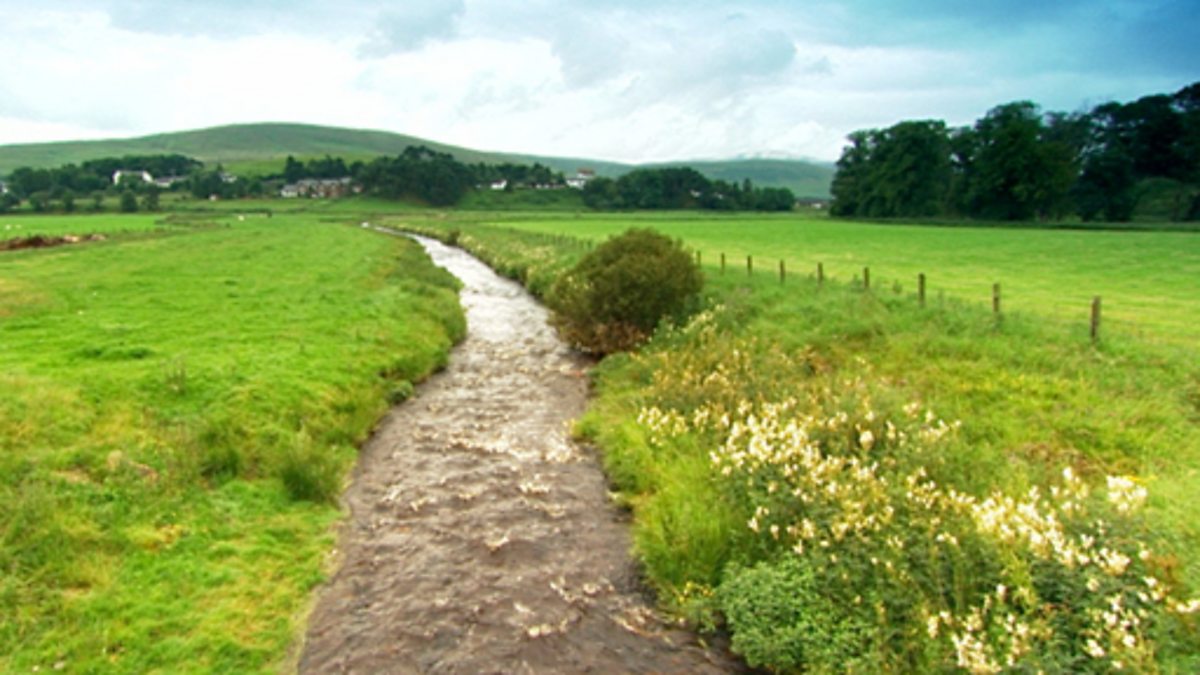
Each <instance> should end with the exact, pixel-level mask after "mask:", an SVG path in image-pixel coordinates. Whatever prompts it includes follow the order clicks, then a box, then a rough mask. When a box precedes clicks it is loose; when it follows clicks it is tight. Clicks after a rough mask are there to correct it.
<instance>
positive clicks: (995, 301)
mask: <svg viewBox="0 0 1200 675" xmlns="http://www.w3.org/2000/svg"><path fill="white" fill-rule="evenodd" d="M992 313H993V314H995V315H996V318H997V319H999V318H1000V284H998V283H997V284H992Z"/></svg>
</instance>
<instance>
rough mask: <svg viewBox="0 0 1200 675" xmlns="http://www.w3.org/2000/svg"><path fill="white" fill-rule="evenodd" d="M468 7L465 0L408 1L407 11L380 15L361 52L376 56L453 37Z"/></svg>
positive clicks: (403, 50) (407, 49)
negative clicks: (457, 24) (442, 0)
mask: <svg viewBox="0 0 1200 675" xmlns="http://www.w3.org/2000/svg"><path fill="white" fill-rule="evenodd" d="M465 10H466V5H465V3H464V0H446V1H444V2H439V1H430V2H425V3H408V4H406V6H405V8H404V11H402V12H394V11H393V12H387V13H385V14H382V15H381V16H380V17H379V18H378V20H377V23H376V26H375V29H374V30H373V31H372V32H371V35H370V37H369V38H368V39H367V41H366V42H365V43H364V44H363V46H362V49H361V50H360V53H361V54H362V55H364V56H367V57H372V58H377V57H382V56H387V55H388V54H393V53H396V52H406V51H409V50H411V49H415V48H417V47H420V46H422V45H424V44H426V43H429V42H432V41H434V40H442V39H446V38H450V37H452V36H453V35H454V33H455V25H456V23H457V22H458V20H459V19H460V18H461V17H462V15H463V13H464V11H465Z"/></svg>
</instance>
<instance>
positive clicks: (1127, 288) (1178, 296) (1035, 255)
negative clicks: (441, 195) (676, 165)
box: [491, 213, 1200, 347]
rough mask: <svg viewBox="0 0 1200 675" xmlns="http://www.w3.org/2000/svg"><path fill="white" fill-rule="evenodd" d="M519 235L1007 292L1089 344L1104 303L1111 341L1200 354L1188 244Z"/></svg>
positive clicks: (1101, 238) (1086, 237)
mask: <svg viewBox="0 0 1200 675" xmlns="http://www.w3.org/2000/svg"><path fill="white" fill-rule="evenodd" d="M491 220H492V221H495V222H502V223H503V224H504V225H505V226H508V227H519V228H522V229H528V230H530V231H535V232H550V233H559V234H569V235H572V236H578V237H584V238H589V239H593V240H599V239H603V238H605V237H607V236H610V235H612V234H616V233H618V232H621V231H623V230H625V229H627V228H628V227H630V226H633V225H637V226H648V227H653V228H655V229H657V230H659V231H661V232H663V233H665V234H669V235H671V236H674V237H680V238H682V239H683V240H684V241H685V242H686V243H687V244H688V245H689V246H690V247H692V248H694V249H696V250H698V251H700V253H701V259H702V262H703V263H704V265H705V267H706V269H708V271H709V274H710V275H717V274H719V273H720V269H719V261H720V256H721V255H722V254H724V255H725V257H726V266H727V269H726V272H727V274H730V275H735V274H741V275H745V273H746V256H748V255H749V256H752V257H753V258H754V267H755V270H756V273H757V274H761V275H764V276H770V275H777V274H778V269H779V262H780V261H781V260H783V261H784V263H785V266H786V268H787V271H788V273H789V274H790V275H792V276H794V277H810V276H814V275H815V274H816V267H817V264H818V263H821V264H823V265H824V270H825V275H826V278H828V279H830V280H832V281H834V282H838V283H846V282H850V281H852V280H854V279H861V278H862V274H863V268H864V267H869V268H870V274H871V284H872V286H874V287H876V288H878V289H884V290H888V291H889V292H890V291H891V290H892V289H894V288H896V287H899V288H900V289H901V291H902V292H903V293H905V294H909V295H912V294H915V293H916V287H917V275H918V274H921V273H924V274H925V275H926V278H927V284H928V290H927V293H928V295H929V297H930V298H937V297H939V296H945V297H948V298H956V299H959V300H962V301H965V302H968V303H971V304H975V305H977V306H987V307H990V306H991V297H992V285H993V284H994V283H999V284H1000V287H1001V296H1002V309H1003V311H1004V312H1006V313H1009V314H1013V313H1030V314H1035V315H1037V316H1038V317H1040V318H1041V319H1042V320H1044V321H1047V322H1053V323H1056V324H1058V325H1061V326H1062V327H1063V328H1064V329H1065V330H1068V331H1070V332H1072V333H1073V334H1075V335H1086V334H1087V331H1088V326H1089V317H1090V307H1091V302H1092V298H1093V297H1094V296H1101V298H1102V314H1103V325H1102V329H1103V331H1104V334H1105V335H1111V336H1114V337H1117V336H1124V337H1137V338H1139V339H1143V340H1147V341H1151V342H1155V341H1164V342H1171V343H1174V344H1176V345H1182V346H1193V347H1194V346H1196V345H1200V320H1198V319H1200V303H1198V302H1197V293H1196V288H1197V286H1196V279H1197V278H1200V236H1198V235H1197V234H1196V233H1188V232H1124V231H1122V232H1112V231H1104V232H1095V231H1084V230H1040V229H1009V228H976V227H922V226H919V225H881V224H865V223H852V222H843V221H834V220H827V219H823V218H811V217H802V216H796V215H783V216H745V215H733V216H711V215H703V214H697V215H680V214H678V213H673V214H605V215H590V214H589V215H584V216H582V217H573V218H567V219H564V218H554V217H551V216H547V215H532V216H530V215H527V216H525V217H524V218H522V217H521V216H520V215H517V214H513V215H511V216H508V215H497V216H495V217H493V218H492V219H491Z"/></svg>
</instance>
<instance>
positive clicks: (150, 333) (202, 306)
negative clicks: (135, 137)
mask: <svg viewBox="0 0 1200 675" xmlns="http://www.w3.org/2000/svg"><path fill="white" fill-rule="evenodd" d="M343 219H346V218H345V217H343ZM82 220H83V221H84V222H90V223H92V224H95V225H97V226H103V227H105V228H106V229H107V231H110V232H119V231H121V228H126V227H127V228H130V229H134V230H136V229H138V228H141V230H142V231H143V232H145V231H149V230H153V229H154V226H153V225H152V223H153V220H152V219H151V218H150V217H142V216H137V217H134V218H124V219H119V218H116V217H112V216H109V217H101V216H97V217H95V220H92V221H88V220H87V219H86V218H85V219H82ZM21 222H23V223H30V224H32V223H33V222H34V219H31V218H24V219H22V220H21ZM74 222H75V221H74V220H73V219H68V218H52V219H47V221H46V225H45V226H46V227H57V228H68V227H74V225H73V223H74ZM198 223H201V224H203V225H204V226H203V227H193V226H191V225H194V224H198ZM64 231H65V230H64ZM167 234H169V236H149V235H146V234H137V235H133V236H125V235H120V236H114V237H111V238H109V239H108V240H107V241H102V242H91V243H87V244H80V245H74V246H64V247H58V248H53V249H42V250H22V251H14V252H7V253H3V254H0V345H2V348H0V570H2V571H3V574H2V576H0V615H2V616H3V617H4V619H3V621H0V670H4V671H20V672H30V671H31V670H32V669H34V668H35V667H37V668H40V669H41V670H42V671H49V670H51V669H52V668H53V667H54V666H55V665H56V664H62V665H63V667H66V668H68V669H69V670H71V671H79V672H154V671H158V672H253V671H267V670H274V669H276V668H278V667H280V666H282V665H283V663H284V660H285V658H286V657H287V653H288V649H289V646H290V645H291V644H292V643H293V640H294V639H295V638H296V631H297V628H298V626H299V625H300V622H301V620H302V618H303V616H302V615H303V613H304V611H305V607H306V606H307V604H306V603H307V602H308V599H309V593H310V591H311V590H312V589H313V588H314V586H315V585H316V584H317V583H319V581H320V580H321V578H322V576H323V574H324V573H325V571H326V559H325V556H326V554H327V552H328V551H329V550H330V547H331V544H332V535H331V530H330V525H331V523H332V522H333V521H334V520H335V519H336V518H337V517H338V515H339V513H338V510H337V509H336V508H335V506H334V505H333V499H334V498H335V497H336V494H337V492H338V490H339V488H340V486H341V481H342V478H343V477H344V476H345V472H346V469H347V468H348V466H349V465H350V463H351V462H352V461H353V459H354V457H355V454H356V445H357V444H358V443H359V442H361V441H362V440H363V439H364V438H365V437H366V435H367V433H368V432H369V430H370V429H371V427H372V426H373V424H374V423H375V422H376V420H377V419H378V418H379V417H380V415H382V413H383V412H384V411H385V410H386V408H387V405H388V399H389V398H390V397H393V396H394V395H393V389H401V390H406V389H407V388H408V386H409V385H408V383H407V381H408V380H410V379H414V378H419V377H422V376H423V375H425V374H427V373H428V372H430V371H431V370H433V369H434V368H437V367H438V366H439V365H441V364H443V363H444V362H445V358H446V354H447V351H448V348H449V346H450V344H451V341H452V340H453V339H455V338H457V337H459V336H461V335H462V332H463V330H464V325H463V322H462V316H461V312H460V310H459V308H458V306H457V302H456V299H455V295H454V290H453V289H454V282H453V280H452V279H451V278H450V277H449V275H448V274H446V273H445V272H444V271H442V270H439V269H437V268H434V267H433V266H432V265H431V264H430V263H429V262H428V259H427V258H426V257H425V256H424V254H423V253H422V252H421V251H420V249H419V247H417V246H416V245H415V244H413V243H411V242H406V241H402V240H399V239H396V238H392V237H386V236H382V235H379V234H377V233H373V232H370V231H367V230H364V229H362V228H358V227H349V226H347V225H345V224H338V223H335V222H327V221H326V217H325V216H322V217H320V218H318V217H315V216H305V215H295V216H289V215H276V216H274V217H272V218H266V217H261V216H260V217H245V218H238V217H237V216H236V215H232V214H231V215H229V216H222V217H219V216H218V215H213V216H204V217H203V218H201V219H199V220H195V221H191V224H187V223H185V224H184V226H181V227H179V228H172V229H171V230H170V231H169V232H168V233H167Z"/></svg>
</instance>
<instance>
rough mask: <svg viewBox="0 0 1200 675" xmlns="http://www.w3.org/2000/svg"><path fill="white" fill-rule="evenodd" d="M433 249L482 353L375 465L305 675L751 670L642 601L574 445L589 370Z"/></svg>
mask: <svg viewBox="0 0 1200 675" xmlns="http://www.w3.org/2000/svg"><path fill="white" fill-rule="evenodd" d="M423 243H424V244H425V245H426V247H427V249H428V250H429V251H430V253H431V255H432V256H433V258H434V260H435V262H437V263H438V264H440V265H442V266H443V267H446V268H447V269H449V270H450V271H451V272H453V273H454V274H455V275H457V276H458V277H459V278H460V279H462V280H463V282H464V285H465V288H464V290H463V292H462V302H463V305H464V307H465V308H466V310H467V316H468V326H469V329H468V330H469V332H468V337H467V339H466V341H464V343H463V344H462V345H460V346H459V347H458V348H457V349H456V350H455V352H454V354H453V356H452V358H451V362H450V366H449V368H448V369H447V370H446V371H445V372H443V373H441V374H439V375H437V376H436V377H434V378H432V379H431V380H430V381H429V382H427V383H426V384H425V385H423V386H422V387H420V388H419V389H418V395H417V397H416V398H415V399H414V400H412V401H410V402H409V403H407V404H405V405H402V406H400V407H398V408H396V409H394V410H393V411H392V412H391V413H390V414H389V415H388V417H387V418H386V419H385V420H384V422H383V423H382V425H381V426H380V428H379V429H378V431H377V433H376V434H375V436H374V438H373V439H372V440H371V441H370V442H369V443H368V445H367V447H366V448H365V449H364V452H363V455H362V457H361V459H360V462H359V465H358V467H357V470H356V473H355V479H354V483H353V485H352V487H351V488H350V489H349V491H348V492H347V493H346V495H345V503H346V504H347V506H348V508H349V510H350V514H351V515H350V518H349V520H348V521H347V522H346V524H345V525H344V528H343V530H342V532H341V538H340V549H341V550H340V555H341V560H342V562H341V568H340V570H339V571H338V572H337V574H336V576H334V578H333V579H332V580H331V581H330V583H329V584H328V585H327V586H326V587H325V588H323V589H322V591H321V592H320V594H319V598H318V603H317V606H316V609H315V610H314V612H313V614H312V617H311V620H310V624H309V629H308V634H307V637H306V642H305V648H304V651H303V653H302V655H301V658H300V664H299V666H300V671H301V672H305V673H308V672H312V673H317V672H320V673H338V672H357V673H379V672H387V673H402V672H446V673H453V672H461V673H491V672H504V673H541V672H546V673H551V672H552V673H571V672H599V673H609V672H656V673H663V672H679V673H704V672H712V673H715V672H729V671H731V670H738V669H739V665H738V662H737V661H736V660H734V659H732V658H731V657H729V656H728V655H727V654H725V653H722V652H719V651H716V650H711V649H705V648H703V647H701V646H700V644H699V643H698V642H697V640H696V638H695V636H694V635H692V634H690V633H688V632H686V631H683V630H681V629H679V628H678V627H676V626H673V625H671V624H669V623H668V622H666V621H664V620H663V619H662V618H661V617H660V616H658V614H657V613H656V612H655V611H654V609H653V606H652V603H651V602H649V601H648V600H647V598H646V596H645V594H644V593H643V592H642V589H641V588H640V586H639V584H638V577H637V570H636V567H635V565H634V564H633V562H632V561H631V559H630V558H629V555H628V551H629V546H630V542H629V536H628V532H627V527H626V526H625V524H623V523H622V522H621V516H620V514H619V512H618V511H617V510H616V509H615V507H613V506H612V504H611V503H610V500H609V497H608V491H607V485H606V482H605V479H604V476H603V473H602V471H601V469H600V467H599V465H598V463H597V461H596V458H595V457H594V455H593V454H592V453H591V452H589V451H587V450H586V449H585V448H581V447H579V446H577V445H576V444H575V443H573V442H572V441H571V439H570V437H569V434H568V425H569V423H570V420H572V419H574V418H575V417H576V416H577V415H578V414H579V413H580V412H582V410H583V408H584V405H585V403H586V393H587V392H586V389H587V384H586V378H585V372H584V371H585V369H586V367H587V366H588V363H587V362H585V361H584V360H582V359H581V357H579V356H578V355H577V354H575V353H573V352H571V351H570V350H568V349H567V348H566V347H565V346H564V345H563V344H562V343H561V342H559V341H558V339H557V337H556V336H555V334H554V332H553V331H552V330H551V329H550V328H549V327H548V326H547V324H546V315H545V311H544V309H543V308H542V307H541V306H539V305H538V304H537V303H536V302H535V301H534V300H533V299H532V298H531V297H530V296H528V295H527V294H526V293H525V292H524V290H522V289H521V288H520V287H519V286H517V285H516V284H514V283H512V282H509V281H507V280H503V279H501V278H499V277H497V276H496V275H495V274H494V273H492V271H491V270H489V269H487V268H486V267H485V266H484V265H483V264H482V263H480V262H478V261H476V260H475V259H473V258H471V257H469V256H467V255H466V254H465V253H463V252H461V251H459V250H457V249H450V248H447V247H445V246H442V245H441V244H438V243H437V242H429V241H423Z"/></svg>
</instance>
